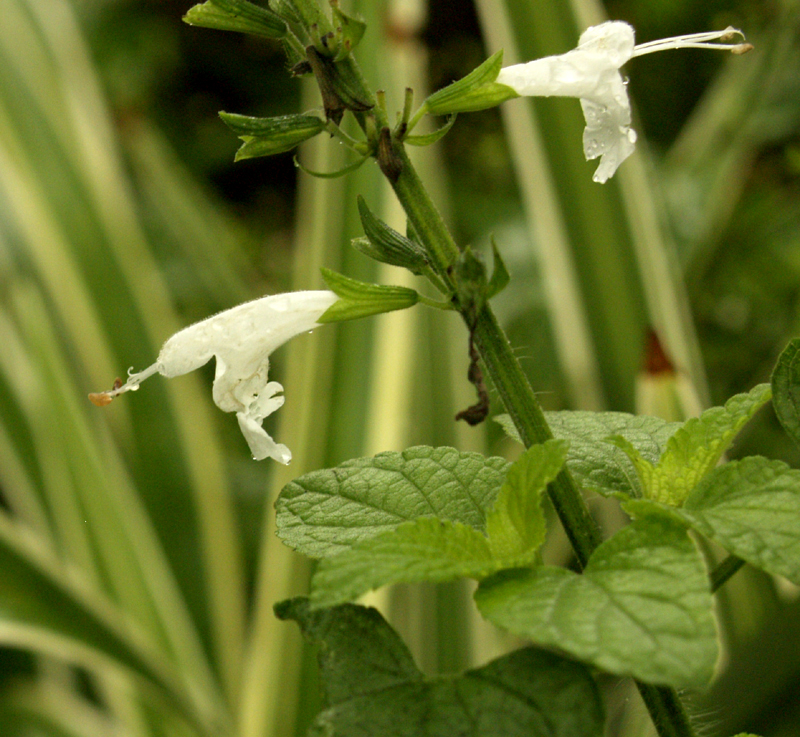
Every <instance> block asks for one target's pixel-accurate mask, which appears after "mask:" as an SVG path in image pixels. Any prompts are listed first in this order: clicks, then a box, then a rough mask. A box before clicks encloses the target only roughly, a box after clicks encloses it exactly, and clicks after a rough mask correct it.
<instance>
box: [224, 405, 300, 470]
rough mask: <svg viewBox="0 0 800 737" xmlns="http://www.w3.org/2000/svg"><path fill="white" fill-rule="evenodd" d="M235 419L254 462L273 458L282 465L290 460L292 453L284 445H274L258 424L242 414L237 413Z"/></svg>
mask: <svg viewBox="0 0 800 737" xmlns="http://www.w3.org/2000/svg"><path fill="white" fill-rule="evenodd" d="M236 419H237V420H239V428H240V429H241V431H242V435H244V439H245V440H246V441H247V444H248V445H249V446H250V452H251V453H252V454H253V458H254V459H255V460H257V461H263V460H264V459H265V458H274V459H275V460H276V461H278V463H283V464H284V465H286V464H288V463H289V461H291V460H292V451H290V450H289V449H288V448H287V447H286V446H285V445H282V444H281V443H276V442H275V441H274V440H273V439H272V438H271V437H270V436H269V435H268V434H267V431H266V430H264V428H263V427H261V423H260V422H257V421H255V420H254V419H253V418H251V417H249V416H247V415H246V414H245V413H244V412H237V413H236Z"/></svg>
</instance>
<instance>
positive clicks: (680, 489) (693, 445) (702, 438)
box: [645, 384, 772, 506]
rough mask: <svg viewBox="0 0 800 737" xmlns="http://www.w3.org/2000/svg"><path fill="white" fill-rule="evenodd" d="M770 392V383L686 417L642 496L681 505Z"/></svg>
mask: <svg viewBox="0 0 800 737" xmlns="http://www.w3.org/2000/svg"><path fill="white" fill-rule="evenodd" d="M771 396H772V390H771V388H770V386H769V384H759V385H758V386H756V387H754V388H753V389H751V390H750V391H749V392H747V393H746V394H737V395H736V396H734V397H731V398H730V399H729V400H728V401H727V402H726V403H725V406H724V407H712V408H711V409H707V410H706V411H705V412H703V414H702V415H700V417H695V418H693V419H691V420H688V421H687V422H686V423H685V424H684V425H683V427H681V428H680V429H679V430H677V431H676V432H675V434H674V435H672V437H671V438H670V439H669V441H668V442H667V449H666V451H665V452H664V455H663V456H662V457H661V460H660V461H659V463H658V464H657V465H656V468H655V471H654V472H653V473H652V475H651V476H650V484H651V488H650V489H649V490H646V493H645V496H647V497H649V498H650V499H655V500H656V501H660V502H666V503H668V504H673V505H675V506H680V505H681V504H683V502H684V501H685V500H686V497H687V496H688V495H689V492H691V490H692V489H694V487H695V486H697V484H698V483H699V482H700V480H701V479H702V478H703V477H704V476H706V475H707V474H708V473H709V472H710V471H711V470H712V469H713V468H714V466H716V465H717V462H718V461H719V459H720V458H721V457H722V454H723V453H724V452H725V450H726V449H727V447H728V446H729V445H730V444H731V442H732V441H733V439H734V438H735V437H736V435H737V434H738V433H739V431H740V430H741V429H742V427H744V425H745V424H746V423H747V422H748V421H749V420H750V419H751V418H752V417H753V415H754V414H755V413H756V412H757V411H758V410H759V409H760V408H761V407H763V406H764V405H765V404H766V403H767V402H768V401H769V400H770V397H771Z"/></svg>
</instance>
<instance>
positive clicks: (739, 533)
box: [678, 456, 800, 585]
mask: <svg viewBox="0 0 800 737" xmlns="http://www.w3.org/2000/svg"><path fill="white" fill-rule="evenodd" d="M678 512H679V513H680V515H681V516H682V517H683V518H684V519H686V520H687V522H688V523H689V524H690V525H691V526H692V527H693V528H694V529H696V530H697V531H698V532H701V533H702V534H703V535H705V536H706V537H708V538H710V539H711V540H714V541H716V542H718V543H719V544H720V545H722V547H724V548H725V549H726V550H728V551H729V552H731V553H733V554H734V555H737V556H739V557H740V558H743V559H744V560H746V561H747V562H748V563H750V564H752V565H754V566H755V567H756V568H761V569H762V570H765V571H767V572H768V573H774V574H777V575H779V576H785V577H786V578H788V579H789V580H790V581H792V582H793V583H795V584H798V585H800V524H798V520H800V471H797V470H795V469H791V468H789V466H787V465H786V464H785V463H782V462H781V461H771V460H768V459H766V458H761V457H758V456H753V457H750V458H745V459H743V460H741V461H732V462H731V463H726V464H725V465H724V466H720V467H719V468H716V469H714V470H713V471H712V472H711V473H710V474H709V475H708V476H706V478H705V479H703V480H702V481H701V482H700V484H698V486H697V487H696V488H695V489H694V490H693V491H692V493H691V494H690V495H689V497H688V499H687V500H686V504H684V506H683V508H682V509H680V510H678Z"/></svg>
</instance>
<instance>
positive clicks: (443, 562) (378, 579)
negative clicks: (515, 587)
mask: <svg viewBox="0 0 800 737" xmlns="http://www.w3.org/2000/svg"><path fill="white" fill-rule="evenodd" d="M565 456H566V443H564V442H563V441H558V440H551V441H548V442H547V443H545V444H544V445H535V446H533V447H532V448H530V449H529V450H528V451H527V452H526V453H525V454H524V455H523V456H522V457H521V458H520V459H519V460H517V461H516V462H515V463H514V464H513V465H512V466H511V468H510V469H509V471H508V475H507V477H506V481H505V483H504V484H503V486H502V487H501V489H500V492H499V493H498V495H497V499H496V500H495V502H494V506H493V507H492V510H491V511H490V512H489V514H488V515H487V518H486V532H487V535H488V537H489V539H488V540H487V538H486V536H485V535H483V534H482V533H481V532H480V531H479V530H478V529H476V528H475V527H470V526H468V525H465V524H462V523H460V522H453V521H451V520H440V519H436V518H433V517H422V518H420V519H418V520H415V521H413V522H406V523H404V524H402V525H400V526H399V527H397V529H395V530H393V531H391V532H386V533H384V534H382V535H379V536H377V537H374V538H371V539H369V540H364V541H362V542H361V543H359V544H358V545H356V546H354V547H352V548H351V549H350V550H346V551H344V552H342V553H340V554H338V555H334V556H332V557H330V558H326V559H325V560H323V561H322V562H321V563H320V565H319V567H318V568H317V571H316V573H315V574H314V577H313V579H312V582H311V603H312V605H313V606H314V607H315V608H318V607H323V606H333V605H335V604H342V603H344V602H346V601H352V600H353V599H355V598H356V597H357V596H359V595H360V594H363V593H364V592H366V591H369V590H371V589H375V588H378V587H380V586H386V585H388V584H392V583H411V582H415V581H449V580H452V579H456V578H465V577H467V578H485V577H486V576H488V575H489V574H490V573H494V572H495V571H499V570H501V569H503V568H515V567H519V566H524V565H529V564H530V563H532V562H533V560H534V558H535V556H536V553H537V551H538V549H539V547H540V546H541V544H542V543H543V542H544V537H545V532H546V524H545V517H544V513H543V512H542V509H541V496H542V492H543V491H544V489H545V487H546V486H547V484H548V483H549V482H550V481H552V480H553V479H554V478H555V476H556V474H557V473H558V472H559V471H560V470H561V467H562V466H563V465H564V458H565Z"/></svg>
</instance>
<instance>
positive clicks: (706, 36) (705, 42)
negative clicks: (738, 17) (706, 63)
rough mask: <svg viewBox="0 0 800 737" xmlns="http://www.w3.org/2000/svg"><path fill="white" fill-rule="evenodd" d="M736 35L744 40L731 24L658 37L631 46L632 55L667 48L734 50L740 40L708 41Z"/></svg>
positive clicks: (641, 54) (739, 45)
mask: <svg viewBox="0 0 800 737" xmlns="http://www.w3.org/2000/svg"><path fill="white" fill-rule="evenodd" d="M736 36H739V37H741V39H742V41H744V34H743V33H742V32H741V31H740V30H739V29H738V28H734V27H733V26H728V27H727V28H726V29H725V30H724V31H709V32H706V33H687V34H686V35H685V36H672V37H671V38H660V39H658V40H656V41H648V42H647V43H643V44H637V45H636V46H634V48H633V54H632V55H631V56H632V57H635V56H644V55H645V54H652V53H653V52H654V51H667V50H669V49H721V50H723V51H736V50H737V49H739V48H741V47H742V46H743V45H746V44H743V43H741V42H739V43H735V44H729V43H719V44H718V43H709V42H710V41H718V40H723V41H724V40H727V39H733V38H735V37H736Z"/></svg>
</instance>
